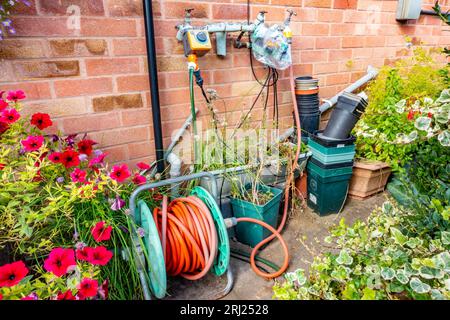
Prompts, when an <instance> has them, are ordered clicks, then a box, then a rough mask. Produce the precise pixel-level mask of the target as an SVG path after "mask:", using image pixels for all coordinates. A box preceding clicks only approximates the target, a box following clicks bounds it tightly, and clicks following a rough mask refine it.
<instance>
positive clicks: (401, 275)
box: [395, 269, 409, 284]
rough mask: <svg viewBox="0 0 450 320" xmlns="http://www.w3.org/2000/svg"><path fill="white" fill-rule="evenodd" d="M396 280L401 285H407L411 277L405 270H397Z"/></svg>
mask: <svg viewBox="0 0 450 320" xmlns="http://www.w3.org/2000/svg"><path fill="white" fill-rule="evenodd" d="M395 278H396V279H397V280H398V281H399V282H400V283H401V284H407V283H408V282H409V277H408V275H407V273H406V271H405V270H403V269H399V270H397V272H396V274H395Z"/></svg>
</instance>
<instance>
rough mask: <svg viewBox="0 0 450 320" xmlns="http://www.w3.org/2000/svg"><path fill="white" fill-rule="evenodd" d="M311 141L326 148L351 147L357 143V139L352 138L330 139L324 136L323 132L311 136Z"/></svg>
mask: <svg viewBox="0 0 450 320" xmlns="http://www.w3.org/2000/svg"><path fill="white" fill-rule="evenodd" d="M311 139H312V140H314V141H315V142H317V143H319V144H320V145H322V146H324V147H333V148H336V147H338V146H349V145H352V144H354V143H355V141H356V137H355V136H350V137H348V138H347V139H330V138H328V137H326V136H324V135H323V130H317V131H315V132H313V134H311Z"/></svg>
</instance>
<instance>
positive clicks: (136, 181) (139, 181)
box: [133, 173, 147, 186]
mask: <svg viewBox="0 0 450 320" xmlns="http://www.w3.org/2000/svg"><path fill="white" fill-rule="evenodd" d="M146 182H147V179H146V178H145V177H144V176H141V175H140V174H139V173H136V174H135V175H134V178H133V183H134V184H136V185H138V186H139V185H141V184H144V183H146Z"/></svg>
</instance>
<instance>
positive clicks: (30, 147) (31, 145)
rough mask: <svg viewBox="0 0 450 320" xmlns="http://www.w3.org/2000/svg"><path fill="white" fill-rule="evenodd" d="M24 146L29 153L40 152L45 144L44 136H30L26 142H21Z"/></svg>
mask: <svg viewBox="0 0 450 320" xmlns="http://www.w3.org/2000/svg"><path fill="white" fill-rule="evenodd" d="M20 143H21V144H22V145H23V148H24V149H25V151H27V152H33V151H37V150H39V149H40V148H41V147H42V145H43V144H44V137H43V136H29V137H28V138H26V139H25V140H22V141H21V142H20Z"/></svg>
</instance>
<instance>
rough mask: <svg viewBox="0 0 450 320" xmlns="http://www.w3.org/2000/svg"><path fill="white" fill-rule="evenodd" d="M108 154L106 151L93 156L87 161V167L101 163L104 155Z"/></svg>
mask: <svg viewBox="0 0 450 320" xmlns="http://www.w3.org/2000/svg"><path fill="white" fill-rule="evenodd" d="M107 155H108V153H106V152H105V153H101V154H99V155H98V156H96V157H95V158H93V159H91V161H89V168H92V167H93V166H95V165H97V164H103V161H105V158H106V156H107Z"/></svg>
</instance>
